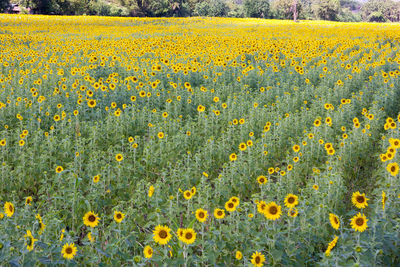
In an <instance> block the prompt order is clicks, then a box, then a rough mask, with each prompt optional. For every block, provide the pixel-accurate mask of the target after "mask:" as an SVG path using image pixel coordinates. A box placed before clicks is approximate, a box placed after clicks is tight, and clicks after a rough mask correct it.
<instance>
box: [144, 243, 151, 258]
mask: <svg viewBox="0 0 400 267" xmlns="http://www.w3.org/2000/svg"><path fill="white" fill-rule="evenodd" d="M143 254H144V257H145V258H146V259H150V258H151V257H153V249H152V248H151V247H150V246H148V245H147V246H145V247H144V249H143Z"/></svg>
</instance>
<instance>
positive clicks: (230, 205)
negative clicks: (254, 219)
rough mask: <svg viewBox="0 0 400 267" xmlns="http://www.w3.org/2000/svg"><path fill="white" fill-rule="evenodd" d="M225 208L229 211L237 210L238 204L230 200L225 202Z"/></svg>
mask: <svg viewBox="0 0 400 267" xmlns="http://www.w3.org/2000/svg"><path fill="white" fill-rule="evenodd" d="M225 209H226V210H227V211H229V212H234V211H235V210H236V205H235V203H233V202H232V201H228V202H226V203H225Z"/></svg>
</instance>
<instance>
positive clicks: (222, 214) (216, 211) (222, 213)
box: [214, 209, 225, 219]
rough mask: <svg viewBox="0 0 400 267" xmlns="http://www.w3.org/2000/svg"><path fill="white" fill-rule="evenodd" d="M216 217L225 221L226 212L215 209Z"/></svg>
mask: <svg viewBox="0 0 400 267" xmlns="http://www.w3.org/2000/svg"><path fill="white" fill-rule="evenodd" d="M214 217H215V218H216V219H223V218H224V217H225V210H223V209H215V210H214Z"/></svg>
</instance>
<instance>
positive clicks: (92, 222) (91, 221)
mask: <svg viewBox="0 0 400 267" xmlns="http://www.w3.org/2000/svg"><path fill="white" fill-rule="evenodd" d="M99 220H100V218H99V217H98V216H97V214H95V213H94V212H93V211H88V212H86V214H85V216H83V223H84V224H85V225H86V226H89V227H92V228H93V227H96V226H97V225H98V224H99Z"/></svg>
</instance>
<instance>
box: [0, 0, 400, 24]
mask: <svg viewBox="0 0 400 267" xmlns="http://www.w3.org/2000/svg"><path fill="white" fill-rule="evenodd" d="M9 1H11V3H14V4H19V5H20V7H21V8H22V12H23V13H28V9H27V8H28V7H29V8H30V10H31V12H33V13H35V14H58V15H100V16H146V17H187V16H208V17H238V18H241V17H252V18H274V19H297V18H298V19H302V20H304V19H307V20H310V19H312V20H314V19H320V20H321V19H322V20H333V21H376V22H384V21H392V22H394V21H400V2H399V1H395V0H364V1H363V0H0V11H1V10H6V7H7V6H8V4H9V3H10V2H9Z"/></svg>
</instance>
